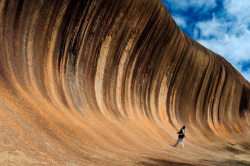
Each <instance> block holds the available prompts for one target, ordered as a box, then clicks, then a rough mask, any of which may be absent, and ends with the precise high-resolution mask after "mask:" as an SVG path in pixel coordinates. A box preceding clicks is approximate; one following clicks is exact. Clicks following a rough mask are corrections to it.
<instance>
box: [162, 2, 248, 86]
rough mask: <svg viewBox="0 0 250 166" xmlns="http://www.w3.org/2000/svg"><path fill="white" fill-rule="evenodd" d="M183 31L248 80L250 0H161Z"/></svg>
mask: <svg viewBox="0 0 250 166" xmlns="http://www.w3.org/2000/svg"><path fill="white" fill-rule="evenodd" d="M162 1H163V3H164V4H165V5H166V7H167V8H168V10H169V12H170V13H171V15H172V16H173V18H174V20H175V21H176V23H177V24H178V25H179V27H180V28H181V29H182V31H183V32H185V33H186V34H188V35H189V36H190V37H192V38H193V39H194V40H196V41H197V42H199V43H201V44H202V45H204V46H205V47H207V48H208V49H210V50H212V51H213V52H215V53H218V54H220V55H221V56H223V57H224V58H225V59H226V60H227V61H229V62H230V63H231V64H232V65H233V66H234V67H235V68H236V69H237V70H238V71H239V72H240V73H241V74H242V75H243V76H244V77H245V78H246V79H247V80H248V81H250V0H162Z"/></svg>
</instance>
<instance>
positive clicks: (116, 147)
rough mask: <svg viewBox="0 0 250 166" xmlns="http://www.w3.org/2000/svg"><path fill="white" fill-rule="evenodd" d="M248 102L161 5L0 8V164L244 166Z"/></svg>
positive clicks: (88, 2) (90, 0) (231, 74)
mask: <svg viewBox="0 0 250 166" xmlns="http://www.w3.org/2000/svg"><path fill="white" fill-rule="evenodd" d="M208 28H209V27H208ZM249 98H250V84H249V82H248V81H246V80H245V79H244V78H243V77H242V76H241V75H240V73H239V72H238V71H236V70H235V69H234V68H233V67H232V66H231V65H230V64H229V63H228V62H227V61H226V60H225V59H223V58H222V57H221V56H219V55H217V54H215V53H213V52H212V51H210V50H208V49H206V48H204V47H203V46H202V45H200V44H198V43H197V42H195V41H194V40H192V39H191V38H190V37H188V36H187V35H185V34H184V33H183V32H182V31H181V30H180V29H179V27H178V26H177V25H176V24H175V22H174V21H173V19H172V17H171V16H170V14H169V12H168V11H167V9H166V7H165V6H164V5H163V3H162V2H161V1H160V0H81V1H80V0H79V1H78V0H64V1H63V0H60V1H56V0H54V1H53V0H1V1H0V165H49V166H51V165H55V166H61V165H70V166H73V165H100V166H102V165H184V164H186V165H244V164H245V165H247V164H250V157H249V156H250V99H249ZM183 124H185V125H186V137H185V139H184V143H185V149H184V150H181V149H180V148H174V147H172V145H173V144H174V143H175V141H176V139H177V134H176V132H177V131H178V130H179V129H180V127H181V126H182V125H183Z"/></svg>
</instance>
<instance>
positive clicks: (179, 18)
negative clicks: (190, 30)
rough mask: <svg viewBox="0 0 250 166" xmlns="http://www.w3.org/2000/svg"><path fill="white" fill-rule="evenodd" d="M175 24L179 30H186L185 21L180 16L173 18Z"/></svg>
mask: <svg viewBox="0 0 250 166" xmlns="http://www.w3.org/2000/svg"><path fill="white" fill-rule="evenodd" d="M173 18H174V20H175V22H176V23H177V24H178V25H179V27H181V28H186V26H187V24H186V20H185V19H184V18H183V17H180V16H173Z"/></svg>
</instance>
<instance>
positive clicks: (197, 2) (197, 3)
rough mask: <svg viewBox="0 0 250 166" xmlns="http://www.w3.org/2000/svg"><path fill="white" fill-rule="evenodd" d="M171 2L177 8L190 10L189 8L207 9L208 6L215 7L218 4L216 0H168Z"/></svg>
mask: <svg viewBox="0 0 250 166" xmlns="http://www.w3.org/2000/svg"><path fill="white" fill-rule="evenodd" d="M167 2H169V4H171V5H173V6H174V7H175V9H177V10H188V8H195V9H200V8H202V9H203V10H206V9H207V8H214V7H215V6H216V2H215V0H207V1H201V0H180V1H177V0H167Z"/></svg>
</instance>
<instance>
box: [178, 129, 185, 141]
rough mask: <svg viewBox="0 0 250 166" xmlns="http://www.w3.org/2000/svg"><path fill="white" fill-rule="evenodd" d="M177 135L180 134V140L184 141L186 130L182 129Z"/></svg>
mask: <svg viewBox="0 0 250 166" xmlns="http://www.w3.org/2000/svg"><path fill="white" fill-rule="evenodd" d="M177 134H179V135H178V138H181V139H183V138H184V137H185V134H184V129H181V130H180V131H179V132H178V133H177Z"/></svg>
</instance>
